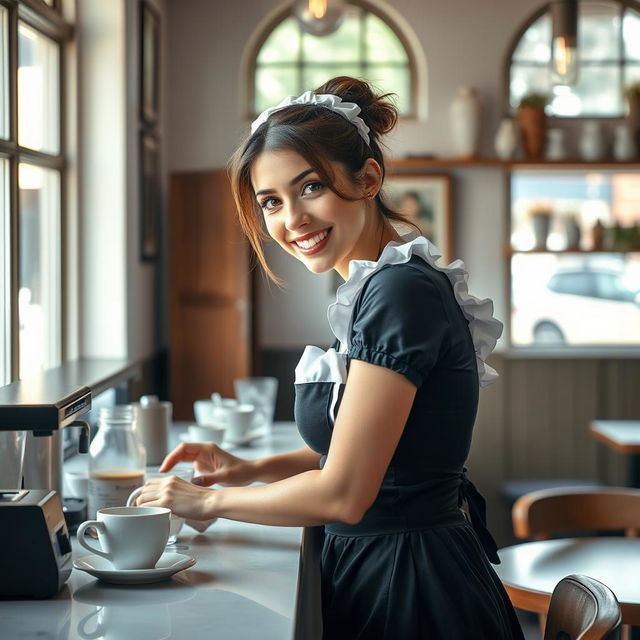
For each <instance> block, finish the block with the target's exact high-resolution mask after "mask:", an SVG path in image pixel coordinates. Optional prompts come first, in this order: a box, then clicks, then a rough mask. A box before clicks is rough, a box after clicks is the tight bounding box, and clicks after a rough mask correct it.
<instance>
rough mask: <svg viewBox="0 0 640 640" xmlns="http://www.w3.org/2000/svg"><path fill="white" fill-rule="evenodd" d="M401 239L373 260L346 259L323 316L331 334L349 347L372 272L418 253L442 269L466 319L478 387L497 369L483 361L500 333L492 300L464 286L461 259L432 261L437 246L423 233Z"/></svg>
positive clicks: (466, 276) (490, 379)
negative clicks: (355, 316)
mask: <svg viewBox="0 0 640 640" xmlns="http://www.w3.org/2000/svg"><path fill="white" fill-rule="evenodd" d="M403 240H404V242H390V243H389V244H387V246H386V247H385V248H384V249H383V251H382V254H381V256H380V259H379V260H378V261H377V262H372V261H370V260H352V261H351V262H350V263H349V278H348V280H347V281H346V282H345V283H344V284H342V285H340V287H338V291H337V292H336V301H335V302H334V303H333V304H331V305H330V306H329V309H328V311H327V317H328V319H329V325H330V327H331V331H332V332H333V335H335V337H336V338H337V339H338V340H339V341H340V347H341V350H342V349H346V350H348V349H349V329H350V327H351V315H352V313H353V307H354V304H355V302H356V300H357V299H358V295H359V294H360V291H362V288H363V287H364V285H365V282H366V281H367V278H369V277H370V276H371V275H372V274H374V273H375V272H376V271H378V270H380V269H381V268H382V267H385V266H387V265H390V264H404V263H406V262H408V261H409V260H410V259H411V257H412V256H414V255H417V256H420V257H421V258H422V259H423V260H425V261H426V262H427V263H428V264H429V265H431V266H432V267H433V268H435V269H437V270H438V271H442V272H444V273H445V274H446V276H447V278H449V282H451V286H452V287H453V293H454V296H455V298H456V301H457V303H458V304H459V305H460V307H461V308H462V313H463V314H464V317H465V318H466V319H467V321H468V322H469V330H470V332H471V338H472V339H473V344H474V347H475V352H476V362H477V366H478V378H479V381H480V386H481V387H486V386H487V385H490V384H491V383H492V382H495V381H496V379H497V378H498V373H497V371H496V370H495V369H493V368H492V367H490V366H489V365H488V364H487V363H486V362H485V360H486V358H487V357H488V355H489V354H490V353H491V352H492V351H493V349H494V348H495V346H496V342H497V341H498V338H499V337H500V336H501V335H502V322H500V320H498V319H496V318H494V317H493V301H492V300H491V299H490V298H485V299H484V300H479V299H478V298H476V297H475V296H472V295H471V294H470V293H469V291H468V290H467V281H468V279H469V274H468V273H467V271H465V268H464V262H462V260H455V261H454V262H452V263H451V264H450V265H448V266H446V267H441V266H439V265H437V264H436V262H437V260H438V259H439V258H440V257H441V254H440V251H439V250H438V248H437V247H436V246H435V245H434V244H432V243H431V242H429V241H428V240H427V239H426V238H425V237H423V236H415V235H414V234H408V235H406V236H403Z"/></svg>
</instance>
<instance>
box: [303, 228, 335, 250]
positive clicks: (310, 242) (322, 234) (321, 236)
mask: <svg viewBox="0 0 640 640" xmlns="http://www.w3.org/2000/svg"><path fill="white" fill-rule="evenodd" d="M328 234H329V232H328V231H322V232H320V233H319V234H318V235H316V236H313V238H309V239H308V240H296V244H297V245H298V246H299V247H300V248H301V249H311V247H315V246H316V245H317V244H318V242H320V241H321V240H324V239H325V238H326V237H327V235H328Z"/></svg>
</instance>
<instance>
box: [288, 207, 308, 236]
mask: <svg viewBox="0 0 640 640" xmlns="http://www.w3.org/2000/svg"><path fill="white" fill-rule="evenodd" d="M285 215H286V217H285V225H286V227H287V229H289V231H295V230H296V229H299V228H300V227H303V226H304V225H305V224H307V222H308V215H307V214H306V213H305V211H304V207H303V206H300V204H297V203H291V204H289V205H287V209H286V212H285Z"/></svg>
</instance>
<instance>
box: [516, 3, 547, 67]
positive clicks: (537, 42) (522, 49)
mask: <svg viewBox="0 0 640 640" xmlns="http://www.w3.org/2000/svg"><path fill="white" fill-rule="evenodd" d="M550 59H551V18H550V16H549V14H548V13H545V14H544V15H543V16H541V17H540V18H538V19H537V20H536V21H535V22H534V23H533V24H532V25H531V26H530V27H529V28H528V29H527V30H526V31H525V32H524V35H523V36H522V38H521V39H520V42H519V43H518V46H517V47H516V49H515V51H514V52H513V60H514V61H516V62H542V63H544V64H549V60H550Z"/></svg>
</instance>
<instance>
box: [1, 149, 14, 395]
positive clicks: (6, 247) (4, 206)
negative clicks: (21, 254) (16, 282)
mask: <svg viewBox="0 0 640 640" xmlns="http://www.w3.org/2000/svg"><path fill="white" fill-rule="evenodd" d="M10 249H11V236H10V233H9V163H8V161H7V160H4V159H0V385H3V384H8V383H9V382H10V381H11V380H10V375H11V373H10V372H11V332H10V330H9V327H10V326H11V324H10V299H9V294H10V291H11V280H10V260H9V258H10V255H11V252H10Z"/></svg>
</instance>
